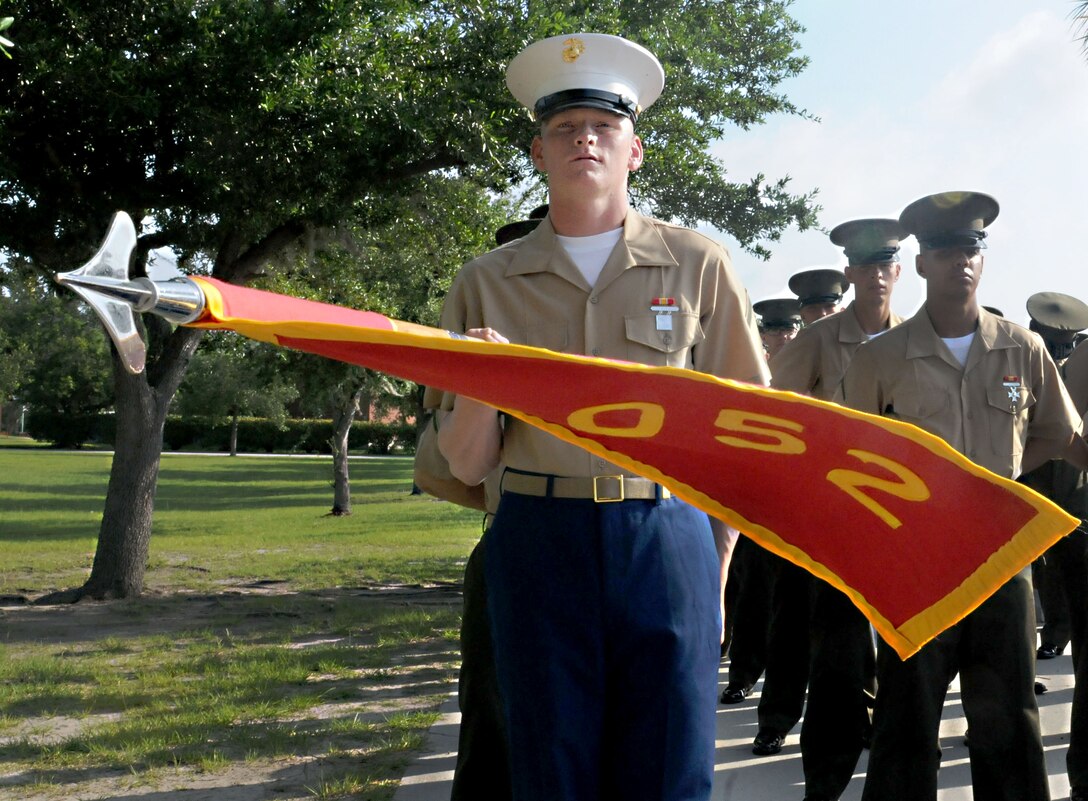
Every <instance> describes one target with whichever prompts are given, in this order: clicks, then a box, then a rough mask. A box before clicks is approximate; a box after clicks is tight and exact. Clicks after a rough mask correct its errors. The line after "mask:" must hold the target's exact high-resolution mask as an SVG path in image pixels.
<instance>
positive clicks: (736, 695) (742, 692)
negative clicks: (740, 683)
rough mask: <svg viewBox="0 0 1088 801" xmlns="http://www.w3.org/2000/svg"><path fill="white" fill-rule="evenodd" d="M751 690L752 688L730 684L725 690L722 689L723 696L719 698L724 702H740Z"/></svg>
mask: <svg viewBox="0 0 1088 801" xmlns="http://www.w3.org/2000/svg"><path fill="white" fill-rule="evenodd" d="M750 692H751V689H750V688H748V689H746V688H744V687H734V686H728V687H726V688H725V689H724V690H722V695H721V698H719V699H718V700H720V701H721V702H722V703H723V704H739V703H740V702H741V701H743V700H744V699H745V698H747V697H748V693H750Z"/></svg>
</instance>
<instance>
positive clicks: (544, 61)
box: [506, 33, 665, 121]
mask: <svg viewBox="0 0 1088 801" xmlns="http://www.w3.org/2000/svg"><path fill="white" fill-rule="evenodd" d="M506 85H507V86H508V87H510V92H511V93H512V94H513V95H514V97H515V98H516V99H517V100H518V102H519V103H521V104H522V105H523V106H525V107H526V108H528V109H530V110H532V112H533V115H534V116H535V117H536V119H537V120H542V119H544V118H545V117H547V116H548V115H550V114H554V113H555V112H557V111H562V110H563V109H568V108H586V107H589V108H602V109H606V110H608V111H613V112H615V113H617V114H624V115H626V116H628V117H630V118H631V120H632V121H634V120H635V119H637V118H638V115H639V114H640V113H641V112H642V111H643V110H644V109H647V108H649V107H650V104H651V103H653V102H654V101H655V100H657V98H658V97H659V96H660V95H661V90H662V89H663V88H664V86H665V70H664V69H663V68H662V67H661V62H659V61H658V60H657V58H656V57H655V56H654V54H653V53H651V52H650V51H649V50H647V49H646V48H645V47H642V46H641V45H637V44H635V43H634V42H630V41H628V40H627V39H624V38H622V37H620V36H610V35H609V34H604V33H575V34H569V35H565V36H552V37H551V38H549V39H542V40H541V41H539V42H534V43H533V44H531V45H529V46H528V47H527V48H525V49H524V50H522V51H521V52H520V53H518V55H517V56H515V57H514V60H513V61H511V62H510V65H509V66H508V67H507V68H506Z"/></svg>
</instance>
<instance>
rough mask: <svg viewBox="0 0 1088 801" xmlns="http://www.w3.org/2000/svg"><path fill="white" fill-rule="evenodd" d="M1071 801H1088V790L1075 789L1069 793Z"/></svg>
mask: <svg viewBox="0 0 1088 801" xmlns="http://www.w3.org/2000/svg"><path fill="white" fill-rule="evenodd" d="M1069 801H1088V790H1085V789H1083V788H1081V787H1074V788H1073V789H1072V790H1070V791H1069Z"/></svg>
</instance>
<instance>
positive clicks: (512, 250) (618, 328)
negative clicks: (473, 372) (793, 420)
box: [424, 210, 769, 476]
mask: <svg viewBox="0 0 1088 801" xmlns="http://www.w3.org/2000/svg"><path fill="white" fill-rule="evenodd" d="M660 297H667V298H672V299H673V300H674V302H675V304H676V306H677V311H676V312H675V313H672V314H670V315H669V317H670V318H671V330H661V329H660V328H659V326H658V319H657V318H658V314H657V312H654V311H652V310H651V309H650V306H652V305H654V304H655V299H656V298H660ZM442 327H443V328H446V329H448V330H451V331H456V332H463V331H466V330H468V329H470V328H481V327H489V328H492V329H494V330H495V331H498V332H499V333H500V334H502V335H503V336H505V337H507V338H508V339H509V340H510V341H511V342H513V343H515V344H521V345H532V346H534V347H539V348H547V349H549V350H554V351H559V352H561V353H576V354H585V355H591V356H600V357H603V358H612V359H623V360H625V361H631V362H640V363H642V364H651V365H661V366H666V365H667V366H671V367H684V368H692V369H695V370H701V371H703V372H706V373H711V374H713V375H716V376H720V377H723V378H733V379H737V380H740V381H748V382H754V383H760V384H766V383H767V380H768V378H769V376H768V374H767V367H766V361H765V359H764V357H763V348H762V346H761V344H760V341H759V335H758V333H757V331H756V326H755V318H754V316H753V314H752V307H751V303H750V302H749V299H748V295H747V292H746V291H745V290H744V287H743V286H742V285H741V284H740V282H739V281H738V280H737V278H736V276H735V275H734V272H733V268H732V266H731V265H730V262H729V255H728V253H727V252H726V251H725V249H724V248H723V247H721V245H719V244H717V243H716V242H714V241H713V240H710V239H708V238H707V237H704V236H702V235H701V234H698V233H696V232H695V231H692V230H690V229H687V228H682V227H679V226H675V225H670V224H668V223H663V222H660V221H658V220H654V219H651V218H649V217H644V216H642V215H640V214H638V213H636V212H635V211H633V210H632V211H629V212H628V214H627V217H626V220H625V221H624V230H623V237H622V238H621V239H620V241H619V242H618V243H617V244H616V247H615V249H614V250H613V251H612V253H611V255H610V256H609V258H608V261H607V262H606V263H605V265H604V269H603V270H602V271H601V274H600V277H599V278H598V279H597V284H596V286H593V287H591V286H589V284H588V283H587V282H586V279H585V278H584V277H583V276H582V273H581V272H580V271H579V269H578V268H577V267H576V266H575V264H574V262H572V261H571V259H570V258H569V257H568V256H567V253H566V251H565V250H564V249H563V247H562V245H560V244H559V241H558V240H557V239H556V236H555V230H554V229H553V228H552V225H551V220H550V219H545V220H544V221H543V222H541V224H540V225H539V226H537V228H536V229H535V230H534V231H533V232H532V233H530V234H528V235H527V236H525V237H524V238H522V239H517V240H515V241H513V242H510V243H509V244H507V245H504V246H503V247H500V248H498V249H496V250H493V251H491V252H489V253H486V254H484V255H483V256H481V257H480V258H478V259H475V260H474V261H471V262H469V263H468V264H466V265H465V266H464V267H463V268H462V269H461V271H460V272H459V273H458V274H457V276H456V278H455V279H454V281H453V285H452V286H451V287H450V292H449V295H448V296H447V298H446V303H445V306H444V307H443V311H442ZM424 405H425V406H428V407H433V406H439V405H441V406H442V408H445V409H450V408H452V406H453V396H451V395H446V396H445V397H443V396H442V394H441V393H439V392H437V391H434V390H428V394H427V396H426V397H425V399H424ZM501 458H502V462H503V464H505V465H507V466H508V467H511V468H515V469H520V470H527V471H532V472H538V473H549V474H553V475H561V476H593V475H615V474H619V473H623V474H625V475H631V473H630V472H629V471H625V470H620V469H619V468H618V467H616V466H615V465H612V464H610V463H609V462H607V461H605V460H604V459H600V458H598V457H596V456H593V455H592V454H590V453H588V452H587V451H585V450H583V449H581V448H579V447H577V446H575V445H571V444H569V443H566V442H563V441H562V440H560V439H558V438H556V437H554V436H552V435H550V434H547V433H545V432H543V431H541V430H539V429H537V428H534V427H533V426H530V425H528V424H526V423H523V422H521V421H518V420H515V419H512V418H508V419H507V421H506V427H505V429H504V432H503V445H502V455H501Z"/></svg>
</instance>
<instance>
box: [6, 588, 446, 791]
mask: <svg viewBox="0 0 1088 801" xmlns="http://www.w3.org/2000/svg"><path fill="white" fill-rule="evenodd" d="M424 605H426V608H424ZM436 606H437V607H440V608H436ZM459 609H460V598H459V593H458V592H457V588H456V587H453V586H443V587H438V588H425V587H393V588H385V589H383V588H381V587H371V588H359V589H356V590H340V591H324V592H319V593H318V592H315V593H298V594H293V595H283V596H271V597H261V596H258V597H252V596H250V597H246V596H199V597H186V596H173V597H169V598H160V599H152V600H149V601H139V602H116V603H114V604H92V605H88V606H86V607H82V608H81V607H80V606H76V607H53V608H42V607H39V608H27V609H17V610H5V613H4V614H5V617H4V620H5V624H8V623H12V624H13V625H6V626H5V634H6V636H5V645H7V646H9V650H8V651H7V652H6V653H5V654H4V662H5V663H6V666H7V667H8V674H7V675H4V674H3V669H2V668H0V686H6V687H8V688H9V689H10V693H9V695H8V697H9V698H11V697H14V696H15V695H16V694H17V693H19V692H28V693H29V695H28V696H27V697H20V698H17V699H16V700H13V701H11V702H9V703H5V704H2V705H0V714H3V715H4V716H6V717H7V718H8V719H9V721H11V720H12V719H14V720H15V724H16V725H15V728H14V731H12V729H11V727H9V728H8V729H7V730H0V764H4V765H7V766H8V768H7V769H5V770H4V771H3V773H5V774H7V775H6V776H4V778H2V779H0V787H5V786H6V787H28V786H29V785H33V784H38V783H43V782H44V783H62V784H71V785H77V784H81V783H87V782H92V781H95V780H99V779H111V778H116V779H117V780H118V781H120V780H122V779H123V778H124V777H125V776H126V775H129V774H140V773H144V772H146V771H148V770H151V769H157V768H167V769H169V768H174V769H178V768H185V769H186V770H190V771H191V770H196V771H201V772H204V773H207V774H209V775H211V776H213V777H214V776H215V774H216V773H219V772H226V771H230V770H231V769H232V768H234V767H239V768H247V767H249V766H251V764H252V762H253V760H272V759H279V758H281V757H304V756H305V757H310V758H311V760H310V761H309V763H308V764H309V765H310V769H307V771H304V773H305V775H306V778H307V780H308V782H309V783H310V784H311V785H315V786H316V784H317V783H318V782H319V781H323V780H324V778H323V776H324V773H323V771H325V770H326V769H327V771H328V774H329V777H330V778H340V777H342V776H343V774H344V770H343V769H341V768H337V767H335V765H333V764H332V763H334V762H336V761H337V760H338V759H340V757H342V756H343V755H345V754H348V753H357V754H365V758H364V759H363V760H362V761H365V762H366V763H368V764H369V765H371V767H374V769H375V770H377V771H378V774H384V773H385V772H387V769H388V768H389V767H390V765H393V766H395V765H400V766H401V767H403V765H402V764H401V763H402V762H404V759H403V758H402V755H403V754H405V753H407V752H408V751H410V750H412V749H413V748H418V747H419V738H420V736H421V734H422V732H423V731H425V729H426V728H427V727H428V726H429V725H430V723H431V722H432V721H433V713H434V711H435V710H436V709H437V706H438V705H439V703H441V701H442V700H443V699H444V698H445V697H446V696H447V695H448V693H449V692H450V690H451V689H452V687H453V681H454V677H455V673H456V663H457V661H458V657H457V651H456V644H455V642H453V640H452V637H453V632H454V631H455V629H456V626H457V624H458V613H459ZM51 612H52V613H53V614H50V613H51ZM107 638H108V639H107ZM20 645H22V646H23V647H22V648H20V647H19V646H20ZM27 654H29V656H27ZM22 659H27V660H30V661H29V664H30V665H32V666H35V667H34V669H33V670H31V671H27V670H23V669H22V668H23V665H21V664H20V660H22ZM69 660H71V661H72V662H73V663H74V667H71V668H70V669H65V667H64V666H63V664H62V665H60V666H59V667H58V668H57V670H58V673H57V675H56V677H55V681H54V682H53V683H49V682H50V679H51V678H53V677H51V676H50V671H49V665H50V664H51V663H57V662H58V661H59V662H60V663H64V662H68V661H69ZM81 660H86V663H84V662H82V661H81ZM20 683H22V684H23V685H29V686H23V687H21V686H20ZM84 690H85V691H86V692H83V691H84ZM101 715H108V718H109V719H108V720H101V719H99V720H96V719H95V716H101ZM57 718H64V719H65V720H66V721H67V722H68V724H69V725H70V726H72V728H71V729H70V730H65V731H63V732H62V733H60V734H56V733H55V732H54V733H53V734H50V725H51V719H54V720H55V719H57ZM20 719H22V721H24V722H25V723H26V727H25V728H24V729H22V730H20V727H19V725H18V724H19V720H20ZM73 721H74V723H73ZM80 721H83V723H82V724H81V723H80ZM383 754H387V755H388V756H389V758H390V759H391V760H392V762H390V763H389V765H385V767H382V765H383V764H384V763H382V755H383ZM329 755H340V756H338V757H332V758H330V757H329ZM360 761H361V760H360V758H356V759H354V760H351V764H352V765H354V768H353V769H355V770H356V771H357V770H358V768H359V764H360ZM209 762H210V763H211V764H210V766H209ZM322 765H324V767H323V768H321V770H316V768H317V767H320V766H322ZM375 766H376V767H375ZM315 770H316V772H315ZM291 775H292V776H295V779H293V780H291V781H289V782H288V783H294V784H296V785H297V783H298V774H297V772H296V773H292V774H291ZM259 778H260V781H258V782H256V784H258V785H262V786H265V787H266V788H267V786H269V784H273V785H274V784H278V783H280V780H279V779H277V778H275V771H274V770H272V769H271V768H269V769H268V770H267V771H265V772H263V773H261V774H260V776H259ZM362 780H365V777H364V779H359V778H358V777H352V781H354V782H358V781H362ZM148 781H149V782H150V783H151V784H153V785H155V784H158V782H157V780H156V779H155V778H153V777H152V778H149V780H148ZM284 781H287V779H284ZM248 783H249V782H247V784H248ZM114 789H116V788H114ZM96 792H97V793H98V795H97V796H96V797H102V798H125V797H127V796H126V795H124V794H123V793H121V794H118V795H109V794H108V793H105V792H100V791H98V790H96ZM156 795H158V793H155V792H153V793H151V794H147V793H143V792H142V793H140V794H139V797H140V798H144V799H146V798H151V797H155V796H156ZM161 797H163V798H167V797H169V795H168V793H166V792H164V793H163V794H162V796H161ZM255 797H258V796H255Z"/></svg>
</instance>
